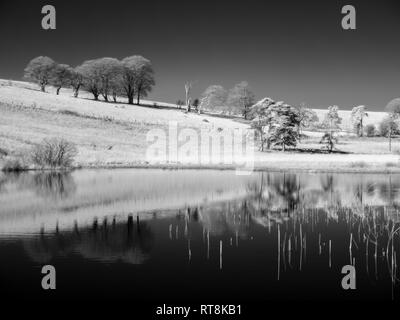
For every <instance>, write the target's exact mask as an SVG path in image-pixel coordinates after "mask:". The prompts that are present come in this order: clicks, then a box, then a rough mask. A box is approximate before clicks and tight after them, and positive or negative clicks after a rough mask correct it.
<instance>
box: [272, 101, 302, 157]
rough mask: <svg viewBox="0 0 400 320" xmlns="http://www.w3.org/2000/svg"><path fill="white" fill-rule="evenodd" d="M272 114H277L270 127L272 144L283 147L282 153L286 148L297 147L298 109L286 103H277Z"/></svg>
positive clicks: (273, 106)
mask: <svg viewBox="0 0 400 320" xmlns="http://www.w3.org/2000/svg"><path fill="white" fill-rule="evenodd" d="M270 112H272V113H274V114H275V115H274V117H273V121H272V124H271V126H270V142H271V144H272V145H278V146H281V147H282V151H285V150H286V147H295V146H296V145H297V140H298V138H299V134H298V130H297V127H298V126H299V117H298V114H297V112H296V109H295V108H293V107H292V106H290V105H288V104H285V103H276V104H274V105H272V106H271V111H270Z"/></svg>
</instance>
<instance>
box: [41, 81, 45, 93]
mask: <svg viewBox="0 0 400 320" xmlns="http://www.w3.org/2000/svg"><path fill="white" fill-rule="evenodd" d="M40 90H41V91H42V92H46V84H45V83H41V84H40Z"/></svg>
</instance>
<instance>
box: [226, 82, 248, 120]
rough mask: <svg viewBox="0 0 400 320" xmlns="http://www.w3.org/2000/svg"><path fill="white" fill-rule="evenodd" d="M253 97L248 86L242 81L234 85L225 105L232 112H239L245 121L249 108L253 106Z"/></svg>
mask: <svg viewBox="0 0 400 320" xmlns="http://www.w3.org/2000/svg"><path fill="white" fill-rule="evenodd" d="M254 101H255V95H254V93H253V92H252V91H251V90H250V87H249V84H248V83H247V82H246V81H242V82H240V83H238V84H236V85H235V86H234V87H233V88H232V89H231V90H229V95H228V99H227V104H228V105H229V106H230V107H231V108H232V109H233V110H239V112H240V114H242V115H243V116H244V118H245V119H246V120H247V117H248V113H249V109H250V107H251V106H252V105H253V104H254Z"/></svg>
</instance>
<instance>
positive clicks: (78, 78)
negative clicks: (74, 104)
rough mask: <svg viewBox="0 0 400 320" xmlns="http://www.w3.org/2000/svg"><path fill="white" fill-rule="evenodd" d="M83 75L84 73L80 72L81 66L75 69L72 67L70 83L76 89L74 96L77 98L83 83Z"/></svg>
mask: <svg viewBox="0 0 400 320" xmlns="http://www.w3.org/2000/svg"><path fill="white" fill-rule="evenodd" d="M83 80H84V79H83V75H82V73H80V72H79V68H78V67H76V68H74V69H71V79H70V85H71V87H72V89H73V91H74V97H75V98H77V97H78V94H79V89H80V88H81V86H82V85H83Z"/></svg>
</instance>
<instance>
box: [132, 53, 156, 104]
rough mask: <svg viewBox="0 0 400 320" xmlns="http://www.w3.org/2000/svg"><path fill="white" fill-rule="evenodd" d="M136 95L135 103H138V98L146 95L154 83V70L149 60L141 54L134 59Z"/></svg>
mask: <svg viewBox="0 0 400 320" xmlns="http://www.w3.org/2000/svg"><path fill="white" fill-rule="evenodd" d="M135 73H136V79H135V83H136V95H137V104H138V105H139V104H140V98H144V97H147V95H148V93H149V92H150V91H151V90H152V88H153V86H154V85H155V84H156V82H155V80H154V71H153V67H152V65H151V62H150V60H147V59H146V58H143V57H141V56H138V57H137V61H136V72H135Z"/></svg>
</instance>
